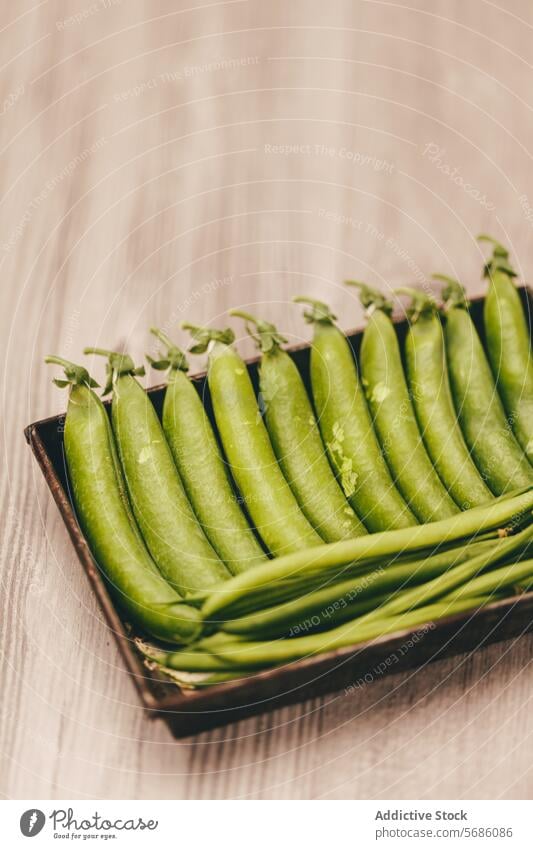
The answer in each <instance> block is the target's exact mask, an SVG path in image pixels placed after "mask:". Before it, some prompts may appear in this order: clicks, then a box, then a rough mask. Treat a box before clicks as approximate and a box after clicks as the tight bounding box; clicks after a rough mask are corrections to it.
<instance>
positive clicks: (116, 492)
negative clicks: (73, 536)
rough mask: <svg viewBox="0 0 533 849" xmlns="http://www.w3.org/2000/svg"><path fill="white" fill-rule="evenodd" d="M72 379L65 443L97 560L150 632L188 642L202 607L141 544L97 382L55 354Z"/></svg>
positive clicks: (79, 507)
mask: <svg viewBox="0 0 533 849" xmlns="http://www.w3.org/2000/svg"><path fill="white" fill-rule="evenodd" d="M46 362H48V363H55V364H57V365H61V366H63V368H64V370H65V379H64V380H56V383H57V384H58V385H59V386H70V396H69V402H68V409H67V415H66V419H65V432H64V446H65V457H66V462H67V468H68V473H69V481H70V487H71V494H72V499H73V502H74V505H75V508H76V516H77V519H78V522H79V524H80V527H81V529H82V531H83V533H84V535H85V538H86V539H87V542H88V544H89V548H90V550H91V553H92V555H93V556H94V558H95V560H96V562H97V564H98V566H99V567H100V569H101V570H102V572H103V573H104V575H105V577H106V579H107V581H108V583H109V585H110V587H111V591H112V592H113V594H114V595H115V597H116V599H117V601H118V603H119V604H120V605H121V607H122V608H123V609H124V610H125V611H126V613H127V615H129V616H131V618H132V620H133V622H134V623H135V624H138V625H140V626H141V627H142V628H143V629H144V630H145V631H147V633H149V634H152V635H153V636H155V637H157V638H159V639H162V640H166V641H170V642H187V641H188V640H192V639H194V638H195V637H196V636H197V635H198V633H199V631H200V616H199V613H198V612H197V611H196V610H195V609H194V608H192V607H189V606H188V605H186V604H183V603H182V600H181V598H180V596H179V594H178V593H177V592H176V591H175V590H174V589H173V588H172V587H171V586H169V584H167V582H166V581H165V580H164V579H163V577H162V576H161V574H160V572H159V570H158V569H157V567H156V565H155V563H154V561H153V560H152V558H151V557H150V554H149V553H148V551H147V549H146V546H145V545H144V543H143V541H142V539H141V535H140V533H139V531H138V528H137V526H136V525H135V523H134V521H133V514H132V512H131V507H130V506H129V503H128V502H127V497H126V494H125V485H124V481H123V478H122V474H121V472H120V469H119V467H118V464H117V463H116V451H115V447H114V440H113V433H112V430H111V425H110V423H109V417H108V415H107V413H106V410H105V407H104V405H103V404H102V402H101V400H100V399H99V398H98V396H97V395H96V394H95V393H94V392H93V391H92V388H93V387H95V386H96V385H97V384H96V383H95V382H94V381H93V380H92V379H91V378H90V377H89V375H88V373H87V371H86V370H85V369H84V368H82V367H81V366H75V365H74V364H73V363H69V362H68V361H67V360H63V359H62V358H60V357H47V358H46Z"/></svg>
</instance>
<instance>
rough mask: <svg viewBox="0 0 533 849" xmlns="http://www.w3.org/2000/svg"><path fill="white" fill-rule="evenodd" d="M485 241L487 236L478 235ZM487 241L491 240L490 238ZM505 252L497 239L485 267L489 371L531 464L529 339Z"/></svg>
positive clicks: (532, 363) (532, 393) (532, 382)
mask: <svg viewBox="0 0 533 849" xmlns="http://www.w3.org/2000/svg"><path fill="white" fill-rule="evenodd" d="M479 238H480V239H484V240H487V239H489V237H488V236H480V237H479ZM490 241H493V240H491V239H490ZM508 259H509V254H508V252H507V251H506V249H505V248H504V247H502V245H500V244H499V243H498V242H495V243H494V253H493V255H492V258H491V259H490V261H489V262H488V263H487V265H486V266H485V275H486V277H487V278H488V280H489V288H488V292H487V295H486V297H485V304H484V307H483V319H484V323H485V341H486V346H487V353H488V355H489V360H490V364H491V366H492V373H493V375H494V378H495V380H496V384H497V386H498V392H499V393H500V397H501V399H502V401H503V405H504V408H505V412H506V413H507V417H508V421H509V422H510V424H511V427H512V428H513V432H514V435H515V436H516V439H517V440H518V442H519V443H520V445H521V446H522V449H523V450H524V451H525V453H526V454H527V457H528V460H529V462H530V463H533V359H532V357H531V339H530V335H529V329H528V324H527V320H526V316H525V314H524V310H523V307H522V303H521V301H520V295H519V294H518V292H517V290H516V287H515V285H514V282H513V278H514V277H515V276H516V274H515V272H514V270H513V269H512V267H511V266H510V265H509V262H508Z"/></svg>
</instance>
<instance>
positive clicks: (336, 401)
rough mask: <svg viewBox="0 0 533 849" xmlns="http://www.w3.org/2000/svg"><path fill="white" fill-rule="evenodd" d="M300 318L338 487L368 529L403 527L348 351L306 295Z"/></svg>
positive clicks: (405, 516)
mask: <svg viewBox="0 0 533 849" xmlns="http://www.w3.org/2000/svg"><path fill="white" fill-rule="evenodd" d="M294 300H295V302H297V303H305V304H308V305H309V306H310V307H311V309H309V310H306V312H305V313H304V318H305V319H306V321H308V322H309V323H311V324H313V327H314V337H313V344H312V347H311V355H310V374H311V387H312V391H313V400H314V404H315V410H316V413H317V418H318V424H319V427H320V431H321V434H322V439H323V440H324V443H325V445H326V448H327V451H328V455H329V459H330V462H331V465H332V467H333V469H334V470H335V472H336V475H337V479H338V481H339V483H340V485H341V487H342V489H343V492H344V494H345V496H346V498H347V499H348V501H349V502H350V504H351V505H352V507H353V509H354V510H355V512H356V513H357V515H358V516H359V517H360V518H361V519H362V521H363V522H364V523H365V525H366V527H367V528H368V530H369V531H371V532H373V533H374V532H376V531H384V530H392V529H394V528H406V527H409V526H411V525H416V524H417V520H416V518H415V516H414V515H413V513H412V512H411V511H410V510H409V507H408V506H407V504H406V503H405V501H404V499H403V498H402V496H401V494H400V493H399V491H398V490H397V488H396V487H395V485H394V482H393V480H392V477H391V474H390V471H389V469H388V466H387V464H386V462H385V460H384V458H383V454H382V453H381V448H380V446H379V443H378V440H377V437H376V434H375V432H374V428H373V426H372V420H371V418H370V413H369V411H368V407H367V403H366V400H365V397H364V393H363V391H362V388H361V384H360V382H359V377H358V374H357V369H356V365H355V362H354V358H353V353H352V350H351V348H350V345H349V342H348V340H347V339H346V336H345V335H344V333H342V331H341V330H339V328H338V327H336V326H335V324H334V320H335V316H334V315H332V313H331V311H330V310H329V307H328V306H327V305H326V304H323V303H321V302H320V301H315V300H313V299H311V298H303V297H298V298H295V299H294Z"/></svg>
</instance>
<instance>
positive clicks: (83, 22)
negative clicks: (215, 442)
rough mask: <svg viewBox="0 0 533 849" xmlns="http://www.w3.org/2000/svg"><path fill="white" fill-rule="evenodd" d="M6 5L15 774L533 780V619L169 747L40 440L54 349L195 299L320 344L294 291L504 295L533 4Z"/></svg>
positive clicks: (100, 779) (185, 790) (7, 451)
mask: <svg viewBox="0 0 533 849" xmlns="http://www.w3.org/2000/svg"><path fill="white" fill-rule="evenodd" d="M0 15H1V19H0V25H1V30H0V43H1V45H2V50H1V56H2V59H1V61H2V71H3V72H2V76H1V87H2V94H1V96H0V113H1V120H0V133H1V139H0V144H1V150H2V167H1V170H0V180H1V183H2V188H1V192H0V266H1V281H2V283H1V292H2V309H1V313H0V339H1V345H2V366H3V377H2V400H3V415H2V440H3V471H2V479H1V481H2V483H1V485H2V489H1V501H0V528H1V581H2V593H1V600H2V602H1V603H2V615H1V618H0V628H1V631H2V647H3V652H4V655H3V666H2V678H1V693H2V697H1V704H0V729H1V730H0V751H1V756H2V768H1V771H0V775H1V778H0V782H1V783H0V793H1V794H2V795H3V796H5V797H14V798H28V799H33V798H54V797H55V798H85V797H88V798H92V797H96V798H176V799H181V798H234V797H249V798H291V799H302V798H305V799H307V798H398V799H400V798H430V799H437V798H461V797H465V798H469V797H474V798H495V797H503V798H513V797H518V798H528V797H529V798H531V794H532V792H533V767H532V765H531V756H530V735H531V734H532V732H533V711H532V709H531V700H532V698H533V677H532V674H531V668H530V667H531V663H530V658H531V653H532V648H533V638H532V637H524V638H522V639H519V640H516V641H514V642H512V643H504V644H500V645H497V646H493V647H491V648H488V649H485V650H481V651H479V652H477V653H475V654H474V655H472V656H465V657H462V658H459V659H454V660H445V661H442V662H439V663H435V664H433V665H431V666H429V667H426V668H424V669H423V670H421V671H419V672H417V673H409V674H401V675H399V674H397V675H391V676H388V677H386V678H381V679H380V680H377V681H375V682H374V683H373V684H372V685H371V686H368V687H367V688H365V689H362V690H359V691H357V693H356V694H355V695H344V694H336V695H333V696H330V697H327V698H323V699H317V700H316V701H313V702H310V703H306V704H302V705H298V706H294V707H290V708H285V709H282V710H279V711H277V712H275V713H273V714H270V715H264V716H260V717H258V718H255V719H250V720H247V721H244V722H241V723H238V724H235V725H231V726H228V727H226V728H223V729H219V730H216V731H212V732H209V733H204V734H202V735H200V736H198V737H196V738H194V739H193V738H191V739H186V740H182V741H180V742H176V741H175V740H174V739H172V738H171V737H170V734H169V733H168V731H167V729H166V726H165V725H164V724H163V723H161V722H150V721H148V720H147V719H146V717H145V716H144V715H143V712H142V710H141V708H140V706H139V703H138V700H137V696H136V693H135V691H134V688H133V686H132V684H131V682H130V680H129V679H128V677H127V675H126V674H125V672H124V670H123V667H122V663H121V660H120V658H119V656H118V653H117V649H116V646H115V644H114V641H113V639H112V637H111V635H110V634H109V632H108V631H107V629H106V626H105V624H104V622H103V620H102V615H101V613H100V611H99V609H98V608H97V606H96V604H95V601H94V599H93V597H92V594H91V592H90V591H89V587H88V584H87V582H86V579H85V577H84V575H83V574H82V571H81V568H80V567H79V564H78V563H77V560H76V557H75V555H74V552H73V549H72V547H71V544H70V542H69V540H68V539H67V535H66V532H65V529H64V527H63V525H62V523H61V521H60V519H59V516H58V513H57V510H56V508H55V506H54V504H53V502H52V499H51V497H50V495H49V493H48V491H47V488H46V486H45V484H44V481H43V479H42V477H41V474H40V472H39V470H38V468H37V466H36V463H35V462H34V460H33V459H32V457H31V454H30V451H29V449H28V448H27V446H26V445H25V443H24V439H23V435H22V428H23V426H24V425H26V424H27V423H28V422H30V421H33V420H35V419H38V418H42V417H44V416H46V415H52V414H54V413H57V412H60V411H61V410H63V409H64V407H65V396H64V394H62V393H61V392H60V391H59V390H58V389H56V388H55V387H54V386H53V385H52V383H51V377H52V371H51V369H49V368H47V367H46V366H44V364H43V357H44V356H45V354H47V353H50V352H54V353H58V354H62V355H63V356H66V357H69V358H72V359H74V360H77V359H79V358H80V357H81V351H82V348H83V346H84V345H88V344H93V345H96V344H98V345H102V346H105V347H111V348H113V347H115V346H118V345H124V344H125V345H127V346H128V348H129V349H130V350H131V351H132V353H133V354H134V355H135V356H136V357H138V358H140V357H141V356H142V354H143V353H144V352H145V351H146V350H147V349H149V347H150V346H151V343H150V341H149V338H148V335H147V328H148V327H149V326H150V325H152V324H154V323H155V324H159V325H163V326H165V327H166V328H167V329H168V330H169V331H171V332H172V333H174V334H175V336H176V339H177V340H178V341H180V342H181V343H185V341H186V337H185V334H184V333H183V331H181V330H180V329H179V323H180V321H182V320H183V319H188V320H190V321H194V322H212V323H213V324H224V323H225V322H226V321H227V310H228V309H229V308H231V307H233V306H237V305H254V308H255V309H256V310H257V311H258V312H260V313H261V314H263V315H265V316H266V317H268V318H271V319H273V320H275V321H277V322H278V323H279V326H280V328H281V329H282V330H283V331H284V332H285V333H286V334H287V335H288V336H289V337H290V338H291V340H292V341H294V340H296V339H300V338H303V339H307V338H308V336H309V331H308V328H307V327H306V325H305V324H304V323H303V321H302V318H301V310H300V309H299V308H298V307H296V306H292V305H290V299H291V297H292V296H293V295H294V294H297V293H307V294H309V295H314V296H317V297H320V298H322V299H325V300H327V301H328V302H330V303H331V304H332V306H333V307H334V309H335V310H336V312H337V314H338V316H339V320H340V324H341V325H342V326H343V327H345V328H348V327H353V326H355V325H357V324H360V322H361V318H362V316H361V311H360V309H359V307H358V305H357V303H356V299H355V296H354V293H353V292H350V291H348V290H347V289H345V288H344V287H343V286H342V281H343V280H344V279H345V278H346V277H348V276H349V277H354V278H358V279H366V280H368V281H370V282H374V283H376V284H381V285H383V286H395V285H399V284H412V283H417V282H418V283H419V284H421V283H422V284H423V283H425V282H426V283H427V281H428V279H429V275H430V274H431V273H432V272H434V271H441V272H447V273H449V274H453V275H455V276H460V277H461V279H462V280H463V281H464V282H465V283H466V284H467V285H468V288H469V290H470V291H471V292H472V293H477V292H482V291H483V283H482V281H481V276H480V270H481V265H482V251H480V249H479V247H478V246H477V245H476V242H475V235H476V234H477V233H479V232H480V231H484V230H486V231H487V230H488V231H489V232H490V233H494V234H495V235H497V236H498V237H500V238H501V239H503V240H505V242H506V243H508V244H509V245H510V246H511V249H512V253H513V259H514V261H515V263H516V265H517V266H518V267H519V269H520V271H521V273H523V274H524V275H526V276H527V275H528V274H531V271H532V269H533V230H532V227H533V212H532V211H531V207H532V206H533V186H532V183H531V173H532V149H531V138H532V136H531V118H532V106H533V67H532V64H531V49H530V48H531V39H532V34H533V8H532V7H531V4H530V3H528V2H527V0H508V2H505V3H504V2H500V3H498V2H491V0H471V2H468V3H466V2H464V0H462V2H456V0H452V1H451V2H450V0H448V2H444V0H433V2H432V3H430V4H427V3H425V2H424V0H411V2H410V3H409V4H408V5H403V4H402V3H400V2H395V0H392V2H388V0H365V2H362V0H334V1H333V2H331V3H323V2H319V0H295V2H292V3H290V4H288V3H285V2H282V0H270V2H268V3H264V2H261V0H227V2H218V0H215V2H210V1H209V0H205V2H202V0H191V2H187V3H176V2H170V0H158V2H157V3H149V2H148V0H144V2H142V0H94V2H91V0H77V2H75V3H73V2H70V3H67V2H61V0H55V2H52V0H32V2H30V0H20V2H17V3H16V4H15V3H12V4H8V3H4V4H3V7H2V11H1V13H0ZM234 327H235V328H236V329H238V330H240V328H239V325H238V324H237V323H235V322H234ZM241 348H242V351H243V352H244V353H247V354H248V353H249V352H250V350H251V349H250V346H249V344H248V343H247V342H245V341H244V340H243V341H242V345H241ZM198 365H199V367H200V366H201V365H202V363H201V362H199V364H198ZM93 366H94V370H95V372H96V374H97V376H98V377H101V376H102V371H103V367H102V364H101V363H93ZM149 379H150V380H151V381H153V380H154V376H153V375H151V376H150V377H149Z"/></svg>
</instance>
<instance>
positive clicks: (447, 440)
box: [397, 288, 492, 510]
mask: <svg viewBox="0 0 533 849" xmlns="http://www.w3.org/2000/svg"><path fill="white" fill-rule="evenodd" d="M397 292H398V293H402V294H407V295H410V296H411V298H412V304H411V307H410V308H409V310H408V314H409V319H410V325H409V330H408V331H407V335H406V338H405V364H406V371H407V380H408V384H409V392H410V395H411V399H412V401H413V406H414V408H415V413H416V418H417V421H418V426H419V428H420V432H421V434H422V438H423V440H424V444H425V446H426V449H427V452H428V454H429V456H430V458H431V460H432V462H433V465H434V466H435V468H436V470H437V472H438V473H439V475H440V478H441V480H442V481H443V483H444V485H445V486H446V488H447V489H448V492H449V493H450V495H451V496H452V497H453V498H454V499H455V501H456V503H457V504H458V505H459V506H460V507H461V508H462V509H463V510H466V509H467V508H468V507H475V506H476V505H478V504H484V503H486V502H487V501H490V499H491V498H492V493H491V491H490V490H489V488H488V487H487V486H486V484H485V483H484V481H483V480H482V478H481V476H480V474H479V472H478V470H477V468H476V466H475V464H474V461H473V460H472V458H471V456H470V453H469V451H468V448H467V446H466V443H465V441H464V438H463V434H462V432H461V428H460V427H459V423H458V421H457V417H456V414H455V408H454V406H453V398H452V393H451V388H450V381H449V378H448V368H447V365H446V350H445V345H444V333H443V329H442V324H441V321H440V318H439V315H438V307H437V304H436V302H435V301H434V300H433V298H431V297H430V296H428V295H426V294H425V293H424V292H421V291H417V290H416V289H405V288H403V289H398V290H397Z"/></svg>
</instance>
